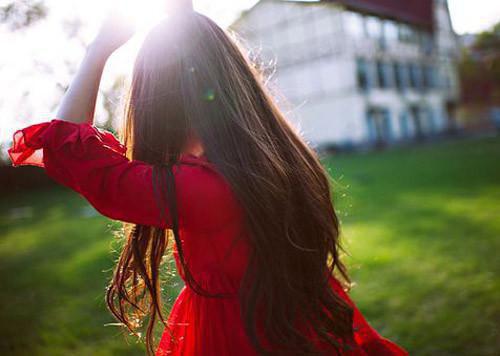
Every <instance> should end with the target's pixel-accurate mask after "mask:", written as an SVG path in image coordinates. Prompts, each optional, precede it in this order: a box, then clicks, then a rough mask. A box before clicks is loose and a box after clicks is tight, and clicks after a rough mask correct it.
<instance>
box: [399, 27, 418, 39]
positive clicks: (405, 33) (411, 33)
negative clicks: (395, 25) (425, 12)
mask: <svg viewBox="0 0 500 356" xmlns="http://www.w3.org/2000/svg"><path fill="white" fill-rule="evenodd" d="M398 37H399V40H400V41H401V42H406V43H418V37H419V36H418V33H417V30H415V29H414V28H413V27H412V26H410V25H406V24H400V25H399V33H398Z"/></svg>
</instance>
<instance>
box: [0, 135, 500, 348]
mask: <svg viewBox="0 0 500 356" xmlns="http://www.w3.org/2000/svg"><path fill="white" fill-rule="evenodd" d="M325 164H326V165H327V167H328V168H329V169H330V172H331V174H332V177H333V178H334V179H335V192H336V193H335V195H336V196H335V203H336V206H337V210H338V212H339V215H340V217H341V219H342V228H343V238H344V243H345V245H346V247H347V249H348V250H349V252H350V254H351V256H350V257H348V258H347V259H346V262H347V264H348V265H349V267H350V271H351V276H352V278H353V280H354V281H355V282H356V286H355V287H354V288H353V290H352V293H351V296H352V298H353V299H354V300H355V302H356V303H357V305H358V307H359V308H360V309H361V311H362V312H363V313H364V314H365V316H366V317H367V319H368V320H369V321H370V322H371V324H372V325H373V326H374V327H375V328H376V329H377V330H378V331H379V332H380V333H381V334H382V335H384V336H386V337H388V338H390V339H392V340H394V341H395V342H397V343H399V344H401V345H402V346H404V347H405V348H406V349H408V350H409V351H410V354H412V355H467V356H469V355H498V354H500V335H499V328H500V281H499V275H500V259H499V257H498V256H499V251H500V140H499V139H498V138H496V139H493V138H489V139H483V140H480V141H477V140H474V141H472V140H470V141H460V142H451V143H439V144H433V145H428V146H423V147H415V148H401V149H395V150H390V151H387V152H382V153H369V154H356V155H346V156H336V157H330V158H328V159H325ZM22 207H29V209H16V210H12V208H22ZM119 226H120V224H118V223H115V222H110V221H109V220H107V219H105V218H102V217H100V216H96V215H94V214H93V211H92V209H89V207H88V205H87V204H86V203H85V201H84V200H82V199H81V198H80V197H78V196H77V195H75V194H73V193H72V192H69V191H67V190H65V189H62V188H61V189H55V190H48V191H39V192H30V193H26V194H23V195H9V196H7V197H2V199H1V202H0V278H1V279H0V283H1V287H0V288H1V292H0V321H1V323H0V335H1V336H0V354H1V355H128V354H130V355H138V354H141V353H142V352H143V348H142V346H140V345H137V344H136V343H135V341H134V340H133V339H129V343H128V344H127V343H126V342H125V341H124V338H123V336H122V334H121V332H120V331H119V329H118V328H117V327H115V326H104V325H105V324H107V323H112V322H114V321H113V319H112V318H111V316H110V315H109V314H108V312H107V310H106V307H105V304H104V299H103V298H104V290H105V286H106V284H107V281H108V279H109V277H110V275H111V268H112V266H113V259H114V258H115V257H116V254H113V253H112V252H111V251H112V249H113V248H116V243H115V242H114V241H116V240H115V238H114V237H113V234H112V231H113V230H116V229H118V228H119ZM179 288H180V284H177V285H176V286H174V288H170V289H169V290H168V291H167V293H168V295H169V302H171V301H172V299H173V297H175V295H176V293H177V291H178V290H179Z"/></svg>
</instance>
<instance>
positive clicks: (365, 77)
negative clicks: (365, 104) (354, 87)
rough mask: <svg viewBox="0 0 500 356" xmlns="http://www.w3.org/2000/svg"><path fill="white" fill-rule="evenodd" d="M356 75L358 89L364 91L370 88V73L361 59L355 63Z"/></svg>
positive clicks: (364, 61)
mask: <svg viewBox="0 0 500 356" xmlns="http://www.w3.org/2000/svg"><path fill="white" fill-rule="evenodd" d="M356 67H357V68H356V73H357V81H358V88H359V89H361V90H363V91H366V90H368V89H369V88H370V71H369V67H368V63H367V62H366V60H365V59H363V58H358V59H357V61H356Z"/></svg>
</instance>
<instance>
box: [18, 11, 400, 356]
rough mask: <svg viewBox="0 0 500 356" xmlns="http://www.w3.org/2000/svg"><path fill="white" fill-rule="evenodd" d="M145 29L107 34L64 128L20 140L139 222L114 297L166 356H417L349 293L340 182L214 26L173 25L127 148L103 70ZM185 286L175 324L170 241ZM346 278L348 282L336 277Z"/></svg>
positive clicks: (137, 79)
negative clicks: (167, 287)
mask: <svg viewBox="0 0 500 356" xmlns="http://www.w3.org/2000/svg"><path fill="white" fill-rule="evenodd" d="M130 36H131V33H130V32H129V31H127V30H124V29H123V28H120V25H119V24H118V23H116V22H114V21H112V20H110V21H108V22H107V23H106V24H105V25H104V26H103V27H102V29H101V31H100V33H99V34H98V36H97V38H96V39H95V40H94V41H93V43H92V45H91V46H90V47H89V49H88V51H87V54H86V57H85V59H84V61H83V62H82V64H81V67H80V69H79V71H78V73H77V75H76V77H75V79H74V81H73V83H72V84H71V86H70V88H69V90H68V91H67V93H66V94H65V96H64V98H63V100H62V103H61V105H60V108H59V111H58V113H57V119H54V120H52V121H48V122H44V123H41V124H37V125H32V126H30V127H27V128H25V129H22V130H19V131H18V132H16V133H15V134H14V144H13V147H12V148H11V149H10V150H9V153H10V157H11V159H12V161H13V164H14V165H25V164H31V165H38V166H41V167H44V168H45V170H46V171H47V174H48V175H50V176H51V177H53V178H54V179H55V180H56V181H58V182H59V183H61V184H63V185H65V186H68V187H70V188H72V189H74V190H75V191H77V192H78V193H80V194H82V195H83V196H84V197H85V198H86V199H87V200H88V201H89V202H90V203H91V204H92V205H93V206H94V207H95V208H96V209H97V210H98V211H99V212H101V213H102V214H103V215H106V216H108V217H110V218H112V219H117V220H121V221H124V222H125V223H127V225H126V226H127V227H129V228H128V229H127V231H128V236H127V240H126V243H125V245H124V247H123V250H122V251H121V256H120V259H119V261H118V264H117V266H116V269H115V273H114V276H113V279H112V281H111V283H110V286H109V288H108V291H107V303H108V307H109V309H110V310H111V312H112V313H113V315H114V316H115V317H116V318H117V319H118V320H119V321H120V322H121V323H122V324H123V325H124V326H125V327H127V328H128V329H129V330H130V331H132V332H137V331H138V330H139V329H140V328H141V326H142V322H143V321H147V322H148V323H147V332H146V345H147V350H148V353H149V354H152V353H154V352H155V346H154V340H153V331H154V326H155V324H157V322H158V320H160V321H161V322H163V324H164V325H165V330H164V332H163V336H162V338H161V340H160V343H159V346H158V347H157V348H156V354H157V355H209V356H212V355H213V356H215V355H217V356H221V355H240V356H246V355H256V354H273V355H274V354H276V355H278V354H279V355H313V354H315V355H405V354H407V352H406V351H405V350H403V349H402V348H400V347H399V346H397V345H396V344H395V343H393V342H391V341H389V340H388V339H385V338H383V337H382V336H380V335H379V334H378V333H377V332H376V331H375V330H374V329H373V328H372V327H371V326H370V325H369V324H368V323H367V322H366V320H365V319H364V318H363V316H362V314H361V313H360V311H359V310H358V309H357V308H356V306H355V304H354V303H353V302H352V301H351V299H350V298H349V297H348V295H347V294H346V292H345V291H344V286H343V285H342V284H341V281H342V282H343V284H344V285H346V286H348V285H349V276H348V274H347V271H346V268H345V266H344V264H343V263H342V261H341V260H340V258H339V253H340V250H341V248H342V247H341V244H340V240H339V223H338V219H337V217H336V215H335V212H334V209H333V206H332V202H331V194H330V185H329V179H328V175H327V173H326V172H325V170H324V169H323V167H322V166H321V164H320V162H319V160H318V157H317V155H316V154H315V153H314V151H312V150H311V149H310V148H309V147H308V146H307V144H306V143H305V142H304V141H303V139H302V138H300V137H299V135H298V134H297V133H296V132H295V131H294V130H293V128H292V127H291V126H290V125H289V124H288V122H287V121H286V120H285V118H284V116H283V114H282V113H281V112H280V111H279V110H278V108H277V107H276V105H275V104H274V103H273V101H272V99H271V98H270V96H269V95H268V94H267V93H266V90H265V88H264V87H263V85H262V80H261V78H260V76H259V74H258V72H257V70H256V69H255V68H254V67H253V66H252V64H251V63H250V62H249V61H248V59H247V57H246V55H245V54H244V52H243V51H242V50H241V49H240V48H239V47H238V46H237V45H236V43H235V42H234V41H233V40H232V39H231V38H230V37H229V36H228V34H227V33H225V32H224V31H223V30H222V29H221V28H219V27H218V26H217V25H216V24H215V23H214V22H212V21H211V20H210V19H208V18H207V17H205V16H203V15H200V14H198V13H195V12H189V13H188V12H186V13H183V14H182V15H179V16H178V17H177V18H175V19H170V20H168V21H163V22H161V23H160V24H158V25H157V26H156V27H155V28H153V29H152V30H151V32H150V33H149V34H148V36H147V37H146V39H145V41H144V44H143V46H142V48H141V50H140V52H139V54H138V57H137V59H136V63H135V66H134V72H133V78H132V84H131V88H130V92H129V96H128V103H127V110H126V115H125V125H124V130H123V135H124V144H121V143H120V142H118V140H117V139H116V138H115V137H114V136H113V135H112V134H110V133H109V132H106V131H102V130H98V129H97V128H95V127H94V126H93V124H92V123H93V116H94V115H93V113H94V107H95V100H96V95H97V90H98V86H99V81H100V77H101V73H102V70H103V67H104V64H105V62H106V59H107V58H108V57H109V55H110V54H111V53H112V52H113V51H114V50H115V49H117V48H118V47H120V46H121V45H122V44H123V43H125V42H126V41H127V40H128V39H129V37H130ZM166 230H172V231H173V232H174V238H175V246H174V252H173V253H174V257H175V262H176V265H177V269H178V271H179V274H180V275H181V277H182V278H183V280H184V281H185V287H184V288H183V289H182V290H181V292H180V294H179V296H178V298H177V300H176V301H175V303H174V305H173V308H172V310H171V312H170V315H169V316H168V318H165V315H164V312H163V309H162V302H161V287H160V282H159V279H160V278H159V275H160V272H159V271H160V265H161V263H162V260H163V256H164V254H165V253H166V250H167V245H168V236H169V235H168V234H167V233H166ZM334 272H338V273H337V275H338V276H337V277H334Z"/></svg>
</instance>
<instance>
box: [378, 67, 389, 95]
mask: <svg viewBox="0 0 500 356" xmlns="http://www.w3.org/2000/svg"><path fill="white" fill-rule="evenodd" d="M377 82H378V85H379V87H380V88H384V89H385V88H389V87H390V86H391V73H390V67H389V64H387V63H385V62H382V61H377Z"/></svg>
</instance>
